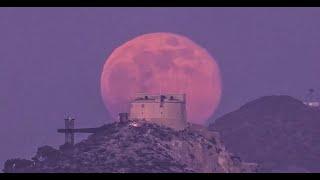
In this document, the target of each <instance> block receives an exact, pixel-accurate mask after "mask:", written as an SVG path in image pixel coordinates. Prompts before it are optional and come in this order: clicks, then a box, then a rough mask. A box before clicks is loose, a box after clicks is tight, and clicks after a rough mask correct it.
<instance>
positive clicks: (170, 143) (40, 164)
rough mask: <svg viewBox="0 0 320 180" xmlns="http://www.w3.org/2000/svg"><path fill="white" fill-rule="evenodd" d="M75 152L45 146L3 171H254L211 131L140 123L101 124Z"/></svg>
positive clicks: (8, 164)
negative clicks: (99, 129) (226, 148)
mask: <svg viewBox="0 0 320 180" xmlns="http://www.w3.org/2000/svg"><path fill="white" fill-rule="evenodd" d="M101 129H102V130H101V131H100V132H97V133H95V134H92V135H90V136H89V137H88V138H87V139H85V140H83V141H82V142H80V143H78V144H76V145H75V146H74V147H73V148H71V147H69V148H66V147H64V146H62V147H64V148H61V149H60V150H58V149H54V148H53V147H50V146H43V147H40V148H39V149H38V152H37V154H36V155H35V156H34V157H33V158H32V160H26V159H10V160H7V161H6V163H5V166H4V169H3V171H4V172H7V173H19V172H41V173H46V172H127V173H143V172H146V173H152V172H177V173H178V172H255V171H256V167H257V165H256V164H252V163H244V162H242V161H241V159H240V158H239V157H236V156H233V155H232V154H230V153H228V152H227V151H226V150H225V147H224V146H223V145H222V144H221V143H220V140H219V136H218V134H217V133H215V132H211V131H208V130H206V129H204V128H202V127H200V126H195V125H194V126H190V127H189V128H188V129H186V130H183V131H174V130H173V129H170V128H167V127H164V126H158V125H156V124H151V123H147V122H143V121H132V122H128V123H113V124H108V125H104V126H103V127H102V128H101Z"/></svg>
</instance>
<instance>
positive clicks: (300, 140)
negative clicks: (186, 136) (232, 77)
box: [210, 96, 320, 172]
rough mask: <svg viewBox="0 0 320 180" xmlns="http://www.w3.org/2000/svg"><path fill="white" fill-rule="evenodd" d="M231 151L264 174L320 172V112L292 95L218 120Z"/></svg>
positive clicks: (257, 102)
mask: <svg viewBox="0 0 320 180" xmlns="http://www.w3.org/2000/svg"><path fill="white" fill-rule="evenodd" d="M210 129H212V130H215V131H218V132H219V133H220V135H221V139H222V140H223V143H224V144H225V145H226V147H227V149H228V150H230V151H231V152H234V153H236V155H238V156H240V157H241V158H243V160H244V161H249V162H256V163H259V166H260V167H261V169H260V171H264V172H320V165H319V162H320V139H319V137H320V110H319V109H315V108H311V107H309V106H306V105H304V104H303V103H302V102H301V101H299V100H296V99H294V98H292V97H290V96H265V97H262V98H259V99H257V100H254V101H252V102H249V103H247V104H245V105H244V106H242V107H241V108H240V109H238V110H236V111H234V112H231V113H228V114H226V115H224V116H222V117H221V118H219V119H217V120H216V121H215V123H214V124H212V125H211V126H210Z"/></svg>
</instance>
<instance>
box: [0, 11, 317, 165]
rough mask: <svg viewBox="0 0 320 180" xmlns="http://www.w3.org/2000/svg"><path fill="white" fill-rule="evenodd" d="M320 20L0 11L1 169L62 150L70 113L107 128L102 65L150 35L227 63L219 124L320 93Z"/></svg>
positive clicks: (240, 14)
mask: <svg viewBox="0 0 320 180" xmlns="http://www.w3.org/2000/svg"><path fill="white" fill-rule="evenodd" d="M319 19H320V8H0V82H1V87H0V123H1V124H0V143H1V148H0V165H1V164H2V163H3V161H5V160H6V159H8V158H14V157H28V158H29V157H31V155H33V154H34V153H35V151H36V148H37V147H38V146H40V145H45V144H48V145H53V146H57V145H59V144H62V143H63V141H64V139H63V138H64V137H63V135H62V134H57V133H56V129H57V128H60V127H63V118H64V117H65V114H66V113H70V114H71V115H73V116H75V118H76V126H78V127H91V126H98V125H101V124H103V123H107V122H108V118H109V116H108V112H107V111H106V109H105V107H104V105H103V102H102V99H101V96H100V85H99V82H100V74H101V70H102V66H103V64H104V62H105V59H106V58H107V57H108V55H109V54H110V53H111V52H112V50H113V49H114V48H116V47H117V46H119V45H121V44H122V43H124V42H125V41H127V40H129V39H132V38H134V37H136V36H138V35H141V34H144V33H151V32H172V33H178V34H182V35H185V36H187V37H189V38H190V39H192V40H193V41H195V42H196V43H198V44H199V45H201V46H202V47H204V48H206V49H207V50H208V51H209V52H210V53H211V55H212V56H213V57H214V58H215V59H216V60H217V62H218V63H219V65H220V69H221V73H222V84H223V91H222V94H223V96H222V102H221V104H220V107H219V109H218V111H217V113H216V115H215V116H214V117H213V119H214V118H216V117H218V116H221V115H222V114H224V113H226V112H229V111H232V110H235V109H236V108H238V107H239V106H240V105H242V104H244V103H246V102H248V101H250V100H253V99H255V98H257V97H260V96H263V95H270V94H287V95H292V96H294V97H297V98H302V97H304V95H305V94H306V91H307V89H308V88H310V87H313V88H315V89H316V90H320V84H319V80H318V78H319V75H320V67H319V65H320V64H319V60H320V21H319ZM77 137H79V136H77ZM1 167H2V166H1Z"/></svg>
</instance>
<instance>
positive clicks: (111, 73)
mask: <svg viewBox="0 0 320 180" xmlns="http://www.w3.org/2000/svg"><path fill="white" fill-rule="evenodd" d="M137 92H146V93H155V94H159V93H162V94H165V93H173V94H175V93H185V94H186V98H187V121H188V122H191V123H195V124H205V123H207V121H208V118H209V117H210V116H211V115H213V113H214V111H215V110H216V108H217V106H218V104H219V101H220V97H221V80H220V72H219V67H218V65H217V62H216V61H215V59H214V58H213V57H211V56H210V54H209V53H208V52H207V51H206V50H205V49H204V48H202V47H200V46H199V45H197V44H196V43H195V42H193V41H192V40H190V39H188V38H187V37H184V36H182V35H177V34H173V33H162V32H161V33H150V34H144V35H141V36H138V37H136V38H134V39H132V40H129V41H127V42H126V43H124V44H122V45H121V46H119V47H118V48H116V49H115V50H114V51H113V52H112V54H111V55H110V56H109V57H108V58H107V60H106V62H105V64H104V67H103V72H102V75H101V95H102V98H103V101H104V103H105V105H106V107H107V109H108V111H109V113H110V114H111V115H112V117H113V118H117V117H118V113H119V112H129V107H130V106H129V102H130V101H131V100H132V98H133V97H134V95H135V93H137Z"/></svg>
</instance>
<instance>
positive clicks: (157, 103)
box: [129, 93, 187, 130]
mask: <svg viewBox="0 0 320 180" xmlns="http://www.w3.org/2000/svg"><path fill="white" fill-rule="evenodd" d="M129 119H130V120H145V121H150V122H153V123H157V124H160V125H165V126H168V127H171V128H173V129H176V130H181V129H184V128H186V127H187V114H186V95H185V94H148V93H137V94H136V97H135V98H134V99H133V100H132V101H131V103H130V112H129Z"/></svg>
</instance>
